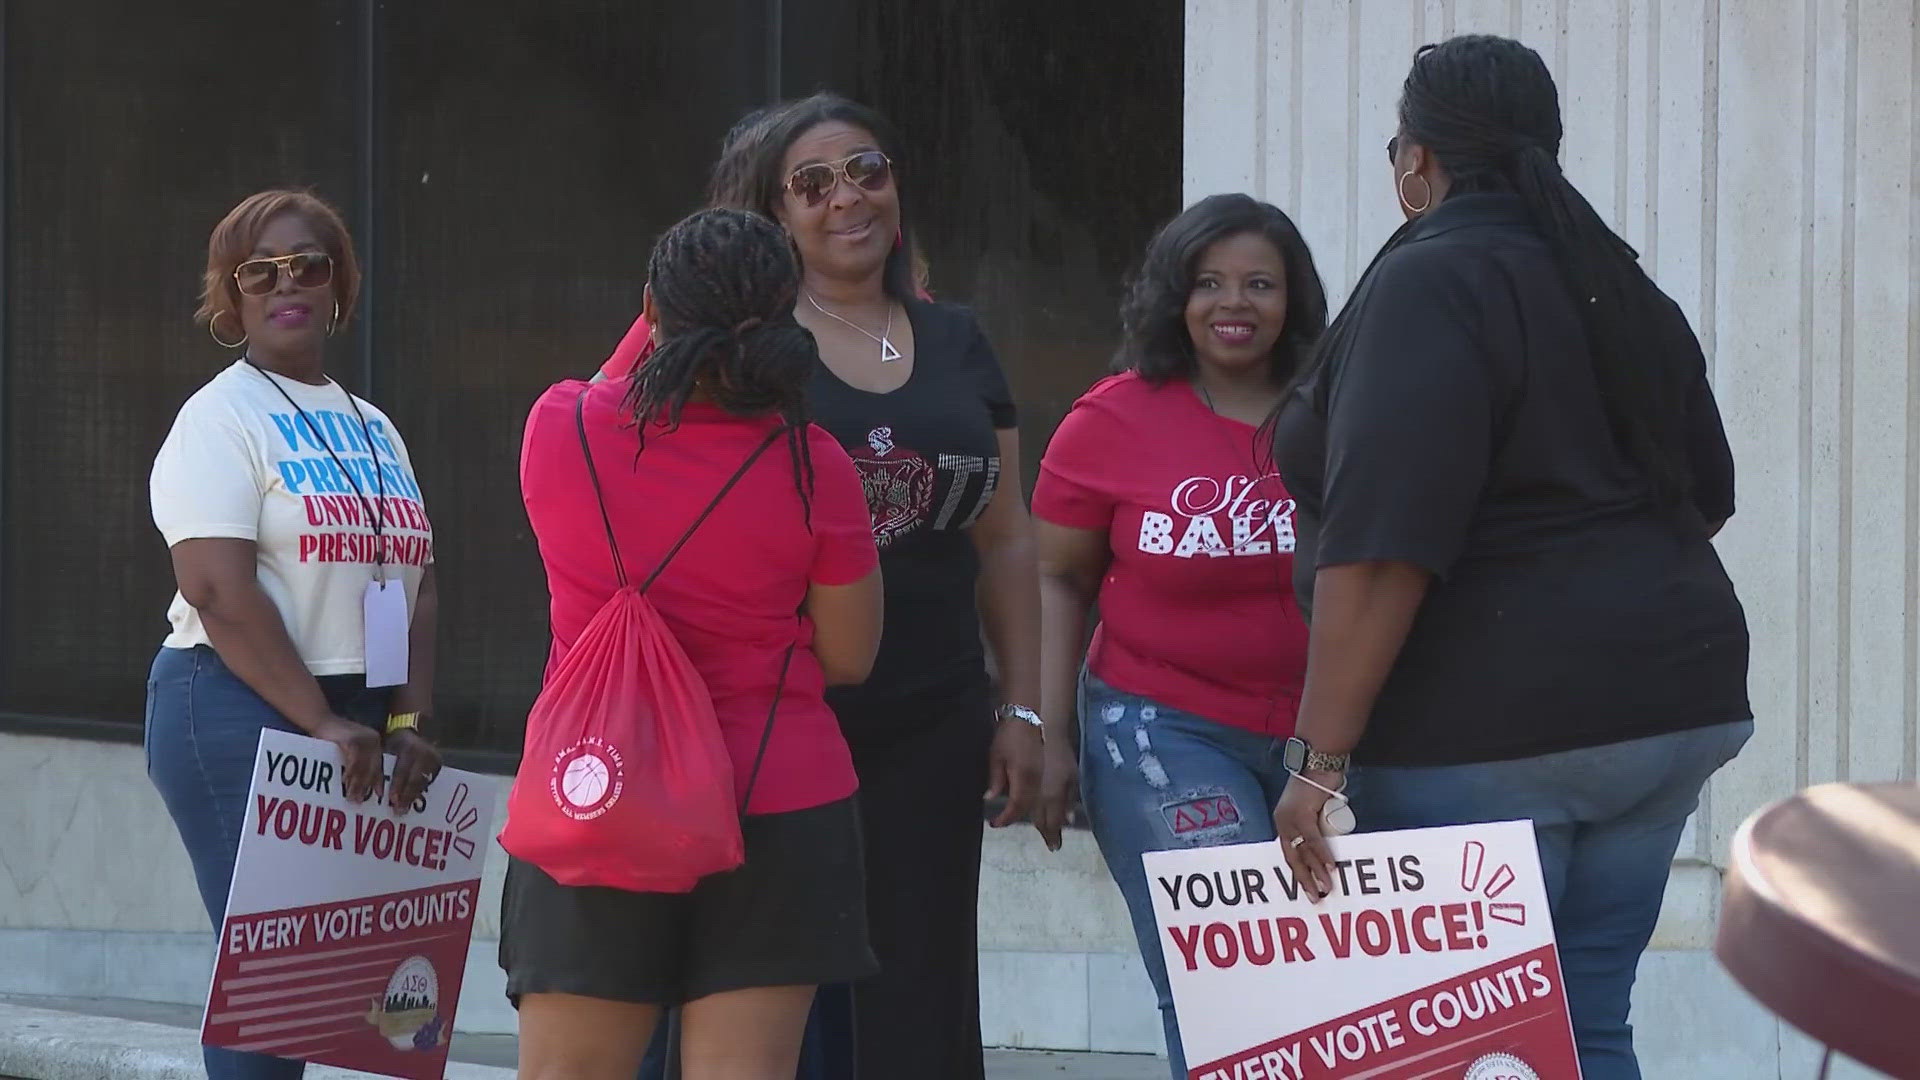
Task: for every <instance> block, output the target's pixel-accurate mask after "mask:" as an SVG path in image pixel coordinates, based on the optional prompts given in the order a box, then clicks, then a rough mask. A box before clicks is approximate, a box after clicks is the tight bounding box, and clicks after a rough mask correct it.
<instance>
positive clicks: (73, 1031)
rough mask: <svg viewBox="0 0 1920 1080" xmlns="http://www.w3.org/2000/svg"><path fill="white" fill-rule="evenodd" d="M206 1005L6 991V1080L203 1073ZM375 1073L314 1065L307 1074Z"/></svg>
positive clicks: (490, 1049)
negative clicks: (202, 1011) (202, 1036)
mask: <svg viewBox="0 0 1920 1080" xmlns="http://www.w3.org/2000/svg"><path fill="white" fill-rule="evenodd" d="M199 1026H200V1010H198V1009H196V1008H193V1007H191V1006H182V1005H157V1004H152V1003H148V1002H141V1001H122V1000H117V999H107V998H35V997H22V996H16V995H0V1080H203V1078H204V1077H205V1075H206V1073H205V1072H204V1071H203V1069H202V1067H201V1064H200V1039H199ZM515 1042H516V1041H515V1039H514V1037H513V1036H511V1035H468V1034H459V1033H456V1034H455V1035H454V1037H453V1052H452V1060H451V1061H450V1062H449V1063H448V1066H447V1080H511V1078H512V1077H513V1074H514V1073H513V1063H514V1057H515V1054H516V1045H515ZM369 1075H371V1074H368V1073H362V1072H355V1071H353V1070H350V1069H334V1068H327V1067H322V1066H317V1065H316V1066H308V1068H307V1078H306V1080H358V1078H362V1077H366V1076H369ZM1166 1075H1167V1066H1166V1062H1165V1061H1164V1060H1162V1059H1160V1058H1158V1057H1152V1056H1148V1055H1144V1054H1064V1053H1048V1052H1043V1051H1031V1050H993V1051H988V1053H987V1078H988V1080H1161V1078H1162V1077H1165V1076H1166Z"/></svg>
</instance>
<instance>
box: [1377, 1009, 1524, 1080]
mask: <svg viewBox="0 0 1920 1080" xmlns="http://www.w3.org/2000/svg"><path fill="white" fill-rule="evenodd" d="M1558 1017H1559V1013H1558V1011H1557V1010H1554V1009H1548V1010H1545V1011H1543V1012H1538V1013H1535V1014H1534V1015H1532V1016H1529V1017H1527V1018H1526V1019H1525V1020H1516V1021H1514V1022H1513V1023H1511V1024H1507V1025H1505V1026H1504V1027H1497V1028H1494V1029H1493V1030H1492V1031H1483V1032H1481V1033H1480V1034H1478V1035H1469V1036H1467V1037H1466V1038H1464V1039H1459V1040H1456V1041H1454V1042H1450V1043H1448V1044H1447V1045H1445V1046H1441V1047H1436V1048H1435V1049H1432V1050H1428V1051H1427V1052H1425V1053H1422V1054H1415V1055H1413V1056H1412V1057H1410V1058H1407V1059H1406V1060H1404V1061H1400V1062H1397V1063H1395V1064H1392V1065H1382V1066H1381V1067H1379V1068H1377V1069H1368V1070H1367V1071H1366V1072H1362V1073H1354V1074H1353V1075H1352V1076H1350V1077H1348V1078H1347V1080H1375V1078H1376V1077H1384V1076H1386V1075H1387V1074H1388V1073H1393V1074H1395V1075H1397V1076H1400V1077H1402V1078H1403V1080H1432V1078H1433V1077H1436V1076H1445V1077H1449V1078H1452V1077H1456V1076H1458V1075H1460V1069H1461V1067H1462V1066H1464V1065H1468V1064H1471V1063H1472V1061H1473V1059H1474V1058H1476V1057H1479V1056H1480V1053H1481V1051H1479V1050H1477V1049H1473V1050H1468V1052H1467V1054H1466V1056H1465V1057H1458V1056H1455V1057H1452V1058H1449V1059H1448V1061H1447V1063H1446V1064H1444V1065H1442V1066H1440V1067H1439V1068H1437V1069H1431V1070H1428V1071H1427V1072H1423V1073H1419V1074H1409V1073H1407V1072H1406V1069H1407V1068H1408V1067H1409V1066H1411V1065H1413V1064H1414V1063H1415V1062H1418V1061H1424V1060H1426V1059H1428V1058H1432V1057H1438V1056H1440V1055H1441V1054H1449V1053H1455V1052H1457V1051H1459V1050H1460V1049H1461V1048H1462V1047H1467V1046H1470V1045H1471V1044H1474V1043H1478V1042H1482V1041H1484V1040H1486V1039H1489V1038H1492V1037H1494V1036H1497V1035H1502V1034H1505V1033H1508V1032H1511V1031H1513V1030H1514V1029H1515V1028H1521V1027H1525V1026H1526V1025H1528V1024H1536V1023H1539V1022H1540V1021H1542V1020H1554V1019H1557V1018H1558Z"/></svg>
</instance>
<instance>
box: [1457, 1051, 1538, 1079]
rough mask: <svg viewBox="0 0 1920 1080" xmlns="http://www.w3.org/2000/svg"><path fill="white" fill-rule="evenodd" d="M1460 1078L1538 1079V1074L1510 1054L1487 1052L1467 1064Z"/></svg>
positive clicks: (1531, 1067)
mask: <svg viewBox="0 0 1920 1080" xmlns="http://www.w3.org/2000/svg"><path fill="white" fill-rule="evenodd" d="M1460 1080H1540V1074H1539V1073H1537V1072H1534V1071H1533V1066H1531V1065H1528V1064H1527V1063H1526V1062H1524V1061H1521V1060H1520V1059H1519V1058H1517V1057H1514V1056H1513V1055H1512V1054H1488V1055H1487V1056H1486V1057H1483V1058H1481V1059H1479V1060H1478V1061H1475V1062H1474V1063H1473V1064H1471V1065H1469V1066H1467V1072H1466V1075H1464V1076H1462V1077H1461V1078H1460Z"/></svg>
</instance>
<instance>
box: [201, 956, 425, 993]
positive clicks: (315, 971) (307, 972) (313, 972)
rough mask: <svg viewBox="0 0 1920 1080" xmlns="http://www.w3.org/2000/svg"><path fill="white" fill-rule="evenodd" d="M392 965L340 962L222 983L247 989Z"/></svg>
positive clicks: (224, 986)
mask: <svg viewBox="0 0 1920 1080" xmlns="http://www.w3.org/2000/svg"><path fill="white" fill-rule="evenodd" d="M391 966H392V961H389V960H368V961H366V962H365V963H360V964H339V965H336V966H334V967H324V968H294V969H292V970H289V971H283V972H281V973H279V974H278V975H255V976H252V977H251V978H246V979H227V980H224V981H222V982H221V984H220V985H221V986H222V987H223V988H225V989H227V990H245V989H246V988H247V987H249V986H277V985H286V984H290V983H297V982H300V981H302V980H306V979H313V978H318V977H320V976H322V975H338V974H340V973H341V972H344V971H360V970H362V969H365V968H380V969H383V970H384V969H386V968H388V967H391Z"/></svg>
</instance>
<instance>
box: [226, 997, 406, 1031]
mask: <svg viewBox="0 0 1920 1080" xmlns="http://www.w3.org/2000/svg"><path fill="white" fill-rule="evenodd" d="M369 997H370V995H367V994H352V995H350V996H348V997H330V998H320V999H318V1000H315V1001H301V1002H295V1003H283V1004H279V1005H268V1006H266V1007H265V1008H261V1009H242V1010H240V1011H239V1012H224V1013H214V1014H213V1015H212V1016H210V1017H208V1018H207V1022H208V1023H210V1024H232V1023H238V1022H239V1021H242V1020H264V1019H266V1018H267V1017H269V1016H292V1015H294V1014H295V1013H303V1012H308V1011H310V1010H313V1009H324V1008H330V1007H333V1006H338V1005H359V1006H362V1007H368V1004H367V1003H368V999H369Z"/></svg>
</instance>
